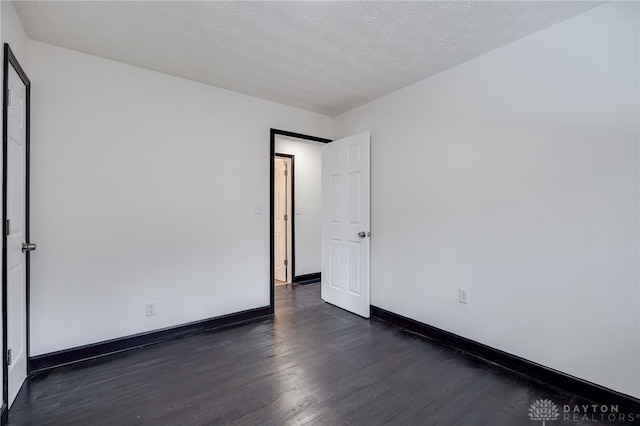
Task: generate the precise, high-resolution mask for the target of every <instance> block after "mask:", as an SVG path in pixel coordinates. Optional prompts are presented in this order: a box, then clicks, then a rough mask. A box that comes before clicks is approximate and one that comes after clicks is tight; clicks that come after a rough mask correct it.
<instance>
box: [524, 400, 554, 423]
mask: <svg viewBox="0 0 640 426" xmlns="http://www.w3.org/2000/svg"><path fill="white" fill-rule="evenodd" d="M558 417H560V413H559V412H558V407H556V404H554V403H553V402H551V401H550V400H548V399H539V400H537V401H536V402H534V403H533V404H531V408H529V418H530V419H531V420H533V421H536V420H542V426H545V422H546V421H547V420H550V421H554V420H558Z"/></svg>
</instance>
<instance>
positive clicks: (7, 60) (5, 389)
mask: <svg viewBox="0 0 640 426" xmlns="http://www.w3.org/2000/svg"><path fill="white" fill-rule="evenodd" d="M9 66H12V67H13V69H14V70H15V71H16V73H17V74H18V76H19V77H20V79H21V80H22V82H23V83H24V85H25V89H26V105H25V108H26V113H25V114H26V117H25V122H26V128H25V162H26V166H25V174H26V176H25V228H24V237H25V241H27V242H29V241H31V239H30V233H29V209H30V203H29V184H30V182H29V180H30V179H29V176H30V150H31V148H30V147H31V145H30V140H31V81H30V80H29V77H27V74H26V73H25V72H24V70H23V69H22V67H21V66H20V63H18V60H17V59H16V57H15V55H14V54H13V52H12V51H11V47H9V44H8V43H5V44H4V64H3V89H4V92H3V95H2V224H3V226H2V228H3V231H2V397H3V408H5V407H4V404H7V403H8V399H9V365H8V364H7V344H8V341H7V339H8V328H7V233H6V232H5V231H4V224H5V223H7V222H6V221H7V177H8V176H7V164H8V158H7V149H8V148H7V143H8V131H7V124H8V112H9V111H8V107H7V101H8V99H7V98H8V96H7V95H8V89H9ZM25 256H26V257H25V268H26V271H25V298H26V304H27V306H26V317H25V327H26V334H27V336H26V342H25V347H26V357H27V377H29V373H30V367H29V364H30V362H29V361H30V344H29V341H30V333H29V328H30V327H29V324H30V321H29V317H30V300H29V299H30V296H29V294H30V278H31V277H30V254H29V252H28V251H27V252H26V254H25ZM6 410H8V406H7V407H6ZM4 413H5V415H6V414H8V411H4Z"/></svg>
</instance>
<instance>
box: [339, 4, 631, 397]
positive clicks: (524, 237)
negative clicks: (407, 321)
mask: <svg viewBox="0 0 640 426" xmlns="http://www.w3.org/2000/svg"><path fill="white" fill-rule="evenodd" d="M638 7H639V5H638V4H637V3H609V4H606V5H604V6H601V7H598V8H595V9H593V10H592V11H589V12H586V13H585V14H583V15H579V16H577V17H575V18H573V19H570V20H568V21H565V22H563V23H560V24H558V25H556V26H553V27H550V28H548V29H546V30H543V31H541V32H539V33H536V34H533V35H531V36H529V37H526V38H524V39H521V40H519V41H517V42H514V43H512V44H510V45H507V46H505V47H503V48H500V49H498V50H495V51H493V52H491V53H489V54H487V55H484V56H481V57H478V58H476V59H474V60H472V61H469V62H467V63H464V64H462V65H460V66H457V67H455V68H453V69H450V70H448V71H445V72H442V73H440V74H438V75H436V76H433V77H431V78H429V79H427V80H424V81H422V82H419V83H417V84H415V85H412V86H410V87H407V88H405V89H403V90H400V91H398V92H395V93H393V94H390V95H388V96H386V97H383V98H380V99H378V100H376V101H373V102H371V103H369V104H367V105H364V106H362V107H359V108H356V109H354V110H352V111H350V112H347V113H345V114H342V115H340V116H338V117H336V118H335V121H334V126H335V133H336V138H340V137H344V136H347V135H351V134H355V133H358V132H361V131H364V130H371V137H372V146H374V148H375V149H374V150H373V151H372V154H371V155H372V167H371V171H372V178H371V182H372V196H371V200H372V213H371V220H372V226H371V232H372V238H371V303H372V304H373V305H376V306H379V307H381V308H384V309H387V310H390V311H393V312H396V313H398V314H401V315H404V316H407V317H410V318H414V319H416V320H419V321H421V322H424V323H427V324H431V325H433V326H436V327H439V328H442V329H445V330H447V331H450V332H453V333H456V334H458V335H461V336H464V337H467V338H470V339H473V340H475V341H478V342H481V343H484V344H487V345H489V346H492V347H495V348H498V349H501V350H504V351H506V352H509V353H511V354H515V355H518V356H521V357H523V358H526V359H529V360H532V361H534V362H538V363H541V364H544V365H546V366H548V367H551V368H554V369H557V370H560V371H563V372H565V373H568V374H571V375H574V376H577V377H580V378H582V379H586V380H589V381H591V382H595V383H598V384H600V385H603V386H606V387H609V388H611V389H615V390H617V391H620V392H623V393H626V394H629V395H632V396H635V397H639V396H640V371H639V368H640V306H639V296H640V293H639V276H638V268H639V262H638V259H639V250H638V247H639V229H638V219H639V207H638V204H639V184H638V182H639V161H638V154H639V149H638V148H639V139H640V136H639V127H640V123H639V116H640V111H639V106H638V105H639V84H638V80H639V75H640V69H639V66H638V62H639V59H638V52H639V46H638V39H639V34H638V33H639V31H638V21H639V19H638V18H639V13H638ZM460 287H464V288H467V289H469V292H470V293H469V294H470V296H469V297H470V303H469V304H468V305H463V304H460V303H458V288H460Z"/></svg>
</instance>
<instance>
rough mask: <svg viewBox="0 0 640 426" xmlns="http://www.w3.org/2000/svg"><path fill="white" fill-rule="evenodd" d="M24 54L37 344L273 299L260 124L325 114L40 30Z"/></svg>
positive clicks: (169, 322)
mask: <svg viewBox="0 0 640 426" xmlns="http://www.w3.org/2000/svg"><path fill="white" fill-rule="evenodd" d="M29 62H30V72H31V77H32V81H33V94H32V96H33V110H32V113H33V124H32V147H33V149H32V166H33V167H32V208H33V210H32V236H33V240H34V241H36V242H37V243H38V250H37V252H35V254H34V255H33V256H32V287H31V289H32V295H31V302H32V322H31V327H32V328H31V339H32V355H38V354H43V353H48V352H51V351H56V350H60V349H65V348H70V347H75V346H79V345H84V344H88V343H92V342H98V341H103V340H106V339H111V338H116V337H121V336H126V335H131V334H134V333H140V332H145V331H149V330H155V329H159V328H162V327H169V326H174V325H180V324H184V323H187V322H190V321H196V320H200V319H205V318H211V317H216V316H219V315H224V314H228V313H232V312H238V311H242V310H245V309H251V308H257V307H261V306H266V305H268V304H269V288H270V283H269V239H270V237H269V214H268V206H269V129H270V128H272V127H273V128H278V129H287V130H291V131H294V132H300V133H305V134H314V135H318V136H322V137H331V133H332V119H331V118H330V117H327V116H323V115H320V114H316V113H310V112H307V111H303V110H300V109H296V108H292V107H288V106H284V105H280V104H276V103H273V102H269V101H265V100H260V99H257V98H253V97H250V96H246V95H240V94H237V93H234V92H230V91H226V90H222V89H217V88H213V87H210V86H206V85H203V84H199V83H194V82H190V81H187V80H183V79H180V78H176V77H171V76H167V75H163V74H160V73H156V72H151V71H147V70H144V69H140V68H135V67H132V66H128V65H124V64H120V63H117V62H112V61H109V60H105V59H100V58H97V57H93V56H89V55H85V54H81V53H77V52H72V51H69V50H65V49H61V48H58V47H54V46H51V45H47V44H42V43H39V42H31V41H30V42H29ZM258 203H259V204H262V206H263V211H264V213H263V214H262V215H255V214H254V206H255V205H256V204H258ZM150 301H154V302H157V315H156V316H154V317H146V316H145V303H146V302H150Z"/></svg>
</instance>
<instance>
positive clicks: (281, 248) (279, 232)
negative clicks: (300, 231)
mask: <svg viewBox="0 0 640 426" xmlns="http://www.w3.org/2000/svg"><path fill="white" fill-rule="evenodd" d="M274 161H275V172H274V173H275V175H274V185H275V188H274V204H275V213H274V214H275V220H274V222H275V224H274V239H275V259H274V262H275V265H274V269H275V278H276V280H278V281H283V282H286V281H287V221H286V219H285V218H286V214H287V193H286V176H285V170H286V169H285V168H286V162H285V159H284V158H282V157H276V158H275V160H274Z"/></svg>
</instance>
